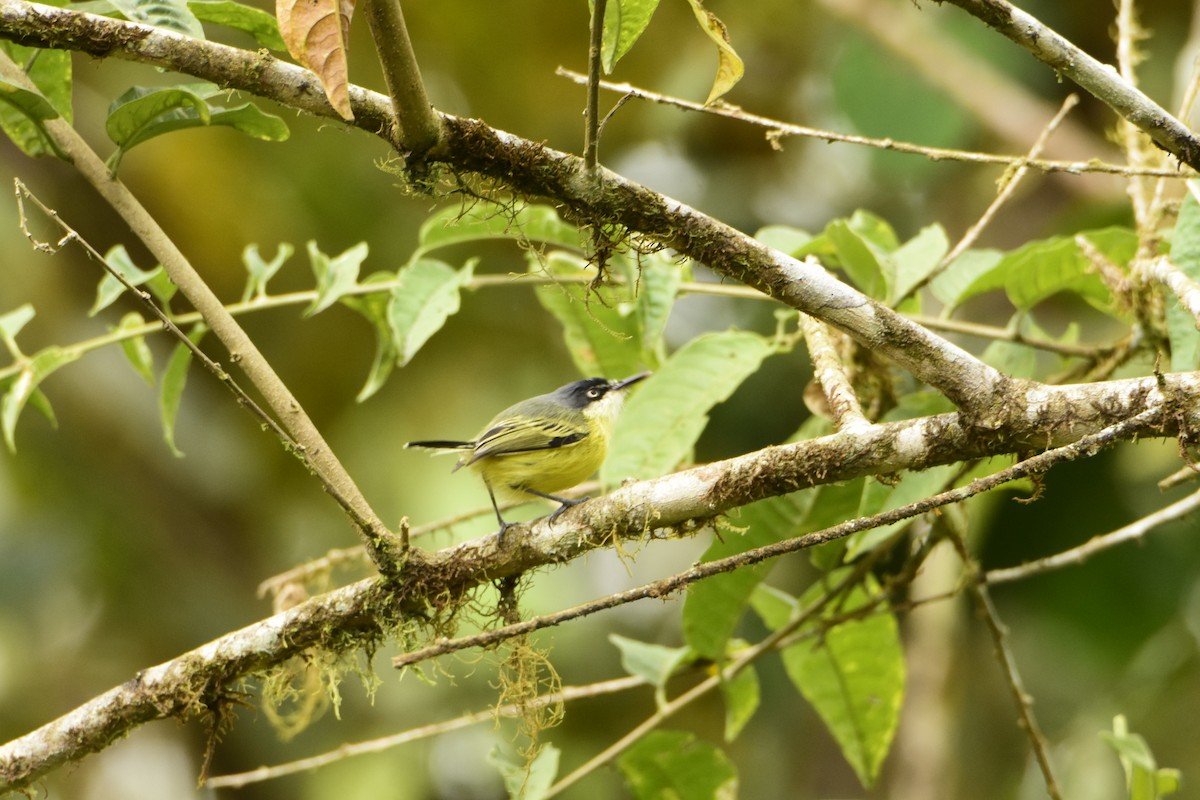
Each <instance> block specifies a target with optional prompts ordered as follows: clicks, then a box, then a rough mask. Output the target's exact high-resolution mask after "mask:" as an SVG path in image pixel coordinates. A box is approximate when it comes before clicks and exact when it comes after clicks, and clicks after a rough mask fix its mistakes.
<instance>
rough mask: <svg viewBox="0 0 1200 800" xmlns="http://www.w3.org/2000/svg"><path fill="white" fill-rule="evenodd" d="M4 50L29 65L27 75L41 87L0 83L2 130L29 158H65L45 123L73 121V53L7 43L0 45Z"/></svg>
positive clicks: (20, 62) (0, 126)
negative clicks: (59, 119) (33, 88)
mask: <svg viewBox="0 0 1200 800" xmlns="http://www.w3.org/2000/svg"><path fill="white" fill-rule="evenodd" d="M0 50H2V51H3V52H5V53H7V54H8V56H9V57H10V58H11V59H12V60H13V62H14V63H16V64H22V65H25V70H26V74H27V75H28V76H29V79H30V80H31V81H33V85H34V86H36V87H37V92H30V91H28V90H26V89H22V88H20V87H18V86H15V85H12V84H9V83H6V82H0V128H2V129H3V130H4V132H5V134H6V135H7V136H8V137H9V138H10V139H12V141H13V143H14V144H16V145H17V147H19V148H21V151H22V152H24V153H25V154H26V155H28V156H32V157H35V158H36V157H38V156H45V155H52V156H56V157H59V158H64V156H63V154H62V153H61V152H59V150H58V147H57V146H56V145H55V144H54V143H53V141H52V140H51V139H50V138H49V137H48V136H47V135H46V131H45V127H44V125H43V123H44V122H45V121H46V120H48V119H55V118H56V117H62V118H63V119H65V120H66V121H67V122H70V121H71V120H72V113H71V54H70V53H69V52H67V51H65V50H39V49H36V48H33V47H25V46H23V45H19V44H15V43H13V42H7V41H6V42H0Z"/></svg>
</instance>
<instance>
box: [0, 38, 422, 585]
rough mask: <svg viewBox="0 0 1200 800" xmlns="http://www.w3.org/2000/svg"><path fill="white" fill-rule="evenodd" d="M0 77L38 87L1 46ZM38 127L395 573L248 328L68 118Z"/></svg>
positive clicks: (349, 487) (382, 531) (383, 544)
mask: <svg viewBox="0 0 1200 800" xmlns="http://www.w3.org/2000/svg"><path fill="white" fill-rule="evenodd" d="M0 78H3V80H4V81H6V82H7V83H9V84H12V85H15V86H22V87H24V88H26V89H29V90H31V91H34V92H36V91H38V90H37V87H36V86H34V84H33V83H32V82H31V81H30V80H29V78H28V77H27V76H26V75H25V73H24V72H23V71H22V70H21V68H20V67H18V66H17V65H16V64H15V63H14V62H13V61H12V59H11V58H10V57H9V56H8V55H7V54H5V53H3V52H0ZM43 129H44V131H45V133H46V135H47V136H48V137H49V138H50V139H51V140H52V141H53V142H54V143H55V145H56V146H57V148H58V149H59V151H61V152H62V153H64V154H65V156H66V157H67V158H68V159H69V160H70V163H71V164H72V165H73V166H74V167H75V169H76V170H77V171H78V172H79V174H80V175H81V176H82V177H83V178H84V179H85V180H86V181H87V182H88V183H89V184H91V186H92V188H93V189H95V190H96V192H97V194H99V195H100V196H101V197H102V198H104V200H105V202H107V203H108V204H109V205H110V206H111V207H112V209H113V210H114V211H116V212H117V214H118V215H119V216H120V217H121V218H122V219H123V220H124V221H125V223H126V224H128V225H129V227H130V229H131V230H132V231H133V232H134V234H135V235H136V236H137V237H138V238H139V239H141V241H142V242H143V244H145V245H146V249H147V250H149V251H150V253H151V254H152V255H153V256H154V257H155V258H156V259H157V260H158V262H159V263H160V264H162V265H163V269H164V270H165V271H166V273H167V276H168V277H169V278H170V279H171V282H172V283H173V284H175V285H176V286H177V287H179V291H180V292H181V293H182V294H183V296H184V297H186V298H187V299H188V302H190V303H191V304H192V306H193V307H194V308H195V309H196V310H197V311H198V312H199V313H200V314H201V316H202V317H203V318H204V321H205V323H206V324H207V325H208V327H209V328H210V329H211V330H212V331H213V333H215V334H216V335H217V337H218V338H219V339H220V340H221V343H222V344H224V345H225V347H226V348H227V349H228V351H229V356H230V361H231V362H233V363H236V364H238V366H239V367H241V369H242V371H243V372H244V373H245V374H246V376H247V377H248V378H249V379H250V381H251V383H253V384H254V386H255V388H256V389H257V390H258V391H259V392H260V393H261V394H262V396H263V399H264V400H265V401H266V403H267V405H268V406H269V407H270V408H271V410H272V412H274V414H275V415H276V417H277V418H278V420H279V423H280V425H282V427H283V428H284V430H286V431H287V432H288V434H290V435H291V437H292V438H293V439H294V440H295V443H296V448H297V450H298V453H297V455H299V456H300V458H301V460H302V461H304V463H305V464H307V465H308V466H309V467H310V468H311V469H313V470H315V471H316V472H318V473H319V474H320V477H321V482H322V485H323V486H325V487H326V489H327V491H328V492H329V494H330V495H331V496H332V497H333V498H334V500H336V501H337V502H338V504H339V505H340V506H341V507H342V508H343V510H345V511H346V513H347V515H348V516H349V517H350V519H351V521H352V522H353V523H354V525H355V526H356V527H357V528H358V530H359V533H360V535H361V537H362V539H363V541H364V543H365V544H366V546H367V548H368V552H370V553H371V557H372V560H373V561H374V562H375V565H376V566H377V567H378V568H379V569H380V570H381V571H383V572H384V573H385V574H386V573H387V572H394V571H395V568H394V566H393V565H394V564H395V563H396V562H397V561H398V560H399V559H400V558H401V557H402V554H401V553H400V552H398V551H397V550H396V549H395V548H394V547H392V546H391V536H390V534H389V532H388V530H387V528H386V526H384V524H383V522H381V521H380V520H379V518H378V517H377V516H376V515H375V512H374V511H373V510H372V509H371V506H370V505H369V504H368V503H367V500H366V498H365V497H363V495H362V493H361V492H360V491H359V489H358V486H357V485H356V484H355V483H354V479H353V478H351V477H350V474H349V473H348V472H347V471H346V469H345V467H343V466H342V464H341V462H340V461H338V459H337V457H336V456H334V454H333V451H332V449H331V448H330V447H329V445H328V444H326V442H325V439H324V438H323V437H322V436H321V433H320V431H318V430H317V427H316V425H314V424H313V422H312V420H311V419H310V418H309V416H308V415H307V414H306V413H305V412H304V409H303V407H302V406H301V405H300V402H299V400H297V399H296V397H295V396H294V395H293V394H292V393H291V390H290V389H288V387H287V386H286V385H285V384H284V383H283V380H282V379H281V378H280V377H279V376H278V374H276V372H275V370H274V369H273V368H272V367H271V365H270V364H269V363H268V362H267V360H266V358H265V357H264V356H263V354H262V353H261V352H260V351H259V349H258V347H257V346H256V345H255V344H254V342H253V341H252V340H251V339H250V337H249V335H247V334H246V332H245V330H244V329H243V328H242V327H241V326H240V325H239V324H238V323H237V321H236V320H235V319H234V318H233V315H232V314H230V313H229V311H228V310H227V309H226V308H225V306H224V304H223V303H222V302H221V300H220V299H219V298H218V297H217V296H216V294H215V293H214V292H213V290H212V289H211V288H209V286H208V284H207V283H205V281H204V279H203V278H202V277H200V275H199V273H198V272H196V270H195V268H194V267H192V265H191V263H190V262H189V261H188V259H187V257H186V256H185V255H184V254H183V252H182V251H181V250H180V249H179V248H178V247H177V246H176V245H175V242H174V241H172V239H171V238H170V237H169V236H167V234H166V232H165V231H163V229H162V228H161V227H160V226H159V224H158V222H157V221H156V220H155V219H154V218H153V217H152V216H151V215H150V213H149V212H148V211H147V210H146V209H145V207H144V206H142V204H141V203H140V202H139V201H138V199H137V198H136V197H134V195H133V193H132V192H130V191H129V189H128V188H127V187H126V186H125V184H124V183H122V182H121V181H119V180H118V179H116V178H115V177H113V176H112V175H111V174H110V173H109V171H108V167H107V166H105V164H104V162H103V161H102V160H101V159H100V157H99V156H98V155H96V153H95V152H94V151H93V150H92V148H91V147H90V146H89V145H88V144H87V142H86V141H84V139H83V137H82V136H80V135H79V133H78V132H77V131H76V130H75V129H74V128H73V127H71V125H70V123H68V122H66V121H65V120H63V119H61V118H59V119H48V120H46V121H45V122H44V128H43Z"/></svg>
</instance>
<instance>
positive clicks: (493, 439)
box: [467, 420, 588, 464]
mask: <svg viewBox="0 0 1200 800" xmlns="http://www.w3.org/2000/svg"><path fill="white" fill-rule="evenodd" d="M587 435H588V434H587V431H586V430H580V429H579V428H577V427H575V426H574V425H569V424H564V423H562V422H554V421H537V422H529V421H527V420H522V421H521V422H520V423H518V424H516V425H505V424H500V425H496V426H495V427H492V428H489V429H488V430H486V431H484V432H483V433H482V434H480V436H479V439H477V440H476V442H475V454H474V455H472V456H471V459H470V461H468V462H467V463H468V464H473V463H474V462H476V461H478V460H479V459H481V458H488V457H489V456H506V455H512V454H513V453H527V452H529V451H531V450H552V449H554V448H556V447H566V446H567V445H570V444H575V442H578V441H580V440H581V439H583V438H584V437H586V436H587Z"/></svg>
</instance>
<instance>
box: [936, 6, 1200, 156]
mask: <svg viewBox="0 0 1200 800" xmlns="http://www.w3.org/2000/svg"><path fill="white" fill-rule="evenodd" d="M937 2H947V3H950V4H951V5H955V6H958V7H959V8H961V9H962V10H963V11H966V12H967V13H968V14H971V15H972V16H975V17H978V18H979V19H980V20H982V21H983V22H984V24H986V25H987V26H988V27H989V28H992V29H993V30H995V31H997V32H998V33H1001V34H1003V35H1004V36H1007V37H1008V38H1009V39H1011V40H1012V41H1013V42H1016V43H1017V44H1019V45H1021V47H1024V48H1025V49H1026V50H1028V51H1029V52H1030V53H1032V54H1033V55H1034V57H1035V58H1037V59H1038V60H1039V61H1041V62H1042V63H1044V64H1046V65H1047V66H1050V67H1053V68H1054V70H1055V72H1058V73H1061V74H1063V75H1066V76H1067V77H1068V78H1070V79H1071V80H1073V81H1075V82H1076V83H1077V84H1079V85H1080V86H1081V87H1083V88H1084V89H1086V90H1087V91H1088V92H1089V93H1091V94H1092V95H1093V96H1095V97H1096V98H1097V99H1099V100H1101V101H1103V102H1104V103H1105V104H1106V105H1108V107H1109V108H1111V109H1112V110H1113V111H1115V112H1117V114H1118V115H1120V116H1121V118H1122V119H1125V120H1127V121H1128V122H1130V123H1132V124H1133V125H1135V126H1137V127H1138V128H1140V129H1141V130H1142V131H1143V132H1144V133H1145V134H1146V135H1147V136H1149V137H1150V138H1151V139H1152V140H1153V141H1154V143H1155V144H1156V145H1158V146H1159V147H1160V148H1162V149H1163V150H1166V151H1167V152H1168V153H1170V154H1171V155H1173V156H1175V157H1176V158H1178V159H1179V160H1180V161H1181V162H1183V163H1184V164H1187V165H1188V166H1190V167H1191V168H1192V169H1197V170H1200V137H1198V136H1197V135H1196V134H1194V133H1192V132H1191V131H1190V130H1188V128H1187V126H1186V125H1184V124H1183V123H1182V122H1180V121H1179V120H1177V119H1176V118H1175V117H1174V116H1172V115H1171V113H1170V112H1169V111H1167V110H1166V109H1164V108H1163V107H1162V106H1160V105H1158V103H1155V102H1154V101H1153V100H1151V99H1150V98H1149V97H1147V96H1146V95H1145V94H1143V93H1142V92H1140V91H1138V90H1137V88H1135V87H1134V86H1132V85H1130V83H1129V82H1128V81H1126V80H1125V79H1124V78H1122V77H1121V76H1120V74H1119V73H1118V72H1117V71H1116V70H1115V69H1113V68H1112V67H1111V66H1107V65H1105V64H1101V63H1100V62H1099V61H1097V60H1096V59H1094V58H1092V57H1091V56H1090V55H1088V54H1087V53H1085V52H1084V51H1082V50H1080V49H1079V48H1078V47H1076V46H1075V45H1074V44H1072V43H1071V42H1070V41H1068V40H1067V39H1065V38H1064V37H1063V36H1061V35H1060V34H1059V33H1058V32H1056V31H1054V30H1053V29H1052V28H1049V27H1047V26H1046V25H1045V24H1044V23H1043V22H1041V21H1040V20H1039V19H1037V18H1036V17H1034V16H1033V15H1031V14H1028V13H1026V12H1024V11H1022V10H1021V9H1019V8H1017V7H1016V6H1014V5H1012V4H1011V3H1009V2H1007V0H937Z"/></svg>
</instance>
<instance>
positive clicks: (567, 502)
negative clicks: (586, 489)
mask: <svg viewBox="0 0 1200 800" xmlns="http://www.w3.org/2000/svg"><path fill="white" fill-rule="evenodd" d="M522 491H525V492H529V494H536V495H537V496H538V497H544V498H545V499H547V500H553V501H554V502H556V503H561V505H560V506H559V507H558V508H556V509H555V510H554V512H553V513H551V514H550V518H549V520H548V521H549V522H554V520H556V519H558V515H559V514H561V513H563V512H564V511H566V510H567V509H568V508H570V507H571V506H577V505H579V504H580V503H582V502H583V501H584V500H590V499H591V498H589V497H580V498H578V499H571V498H569V497H559V496H558V495H554V494H546V493H545V492H539V491H538V490H536V489H530V488H528V487H526V488H523V489H522Z"/></svg>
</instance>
